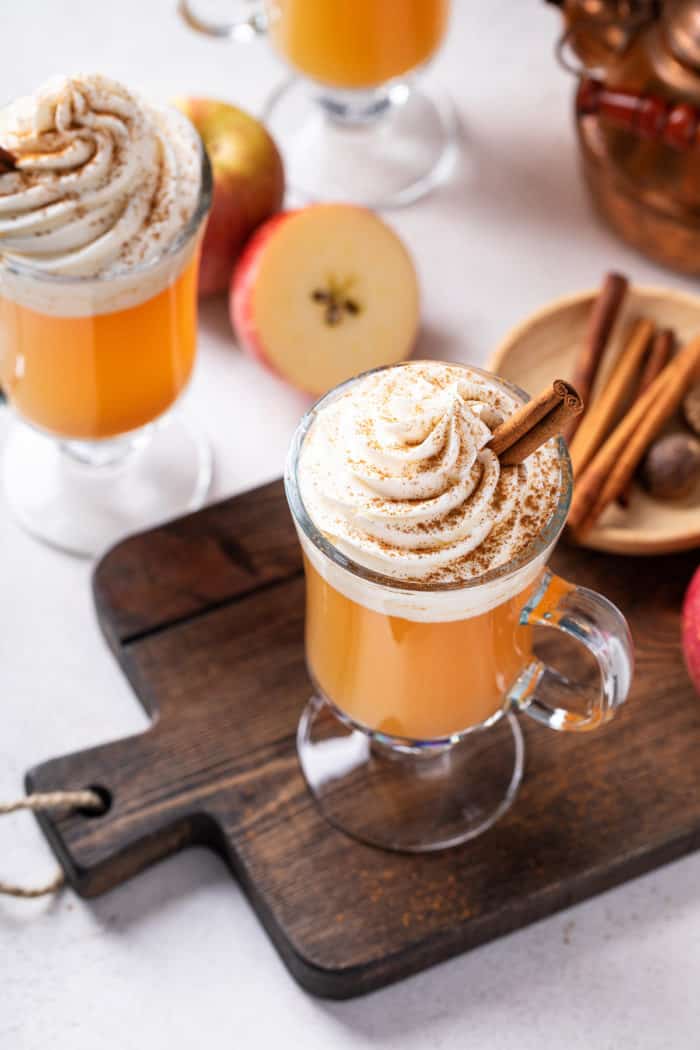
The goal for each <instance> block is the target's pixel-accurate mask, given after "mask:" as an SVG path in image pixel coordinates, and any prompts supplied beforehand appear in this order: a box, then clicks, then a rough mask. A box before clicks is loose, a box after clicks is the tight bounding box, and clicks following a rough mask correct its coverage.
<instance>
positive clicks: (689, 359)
mask: <svg viewBox="0 0 700 1050" xmlns="http://www.w3.org/2000/svg"><path fill="white" fill-rule="evenodd" d="M699 372H700V337H697V338H695V339H693V340H692V341H691V342H690V343H688V344H687V345H686V346H685V347H684V348H683V349H682V350H681V352H680V353H679V354H677V355H676V357H675V358H674V359H673V360H672V361H671V362H670V363H669V364H667V365H666V367H665V368H664V369H663V371H662V372H660V373H659V375H658V376H657V377H656V379H655V380H654V381H653V382H652V383H651V385H650V386H649V387H648V388H647V390H646V391H645V393H644V394H642V396H641V397H640V398H639V399H638V400H637V401H635V403H634V405H633V406H632V408H631V409H630V410H629V412H628V413H627V414H626V415H625V417H624V418H623V419H622V420H621V421H620V423H619V424H618V425H617V427H616V428H615V430H613V432H612V434H611V435H610V437H609V438H608V439H607V441H605V442H604V444H603V445H602V446H601V448H600V449H599V450H598V452H597V453H596V455H595V456H594V457H593V460H592V461H591V463H590V464H589V465H588V467H587V468H586V470H585V471H584V472H583V474H582V475H581V477H580V478H579V479H578V481H577V483H576V487H575V489H574V496H573V500H572V502H571V510H570V511H569V525H570V527H571V529H572V530H573V531H574V532H575V533H577V534H578V535H583V534H585V533H586V532H587V531H588V529H590V528H591V526H592V525H593V524H595V522H596V521H597V520H598V518H599V517H600V515H601V514H602V513H603V511H604V510H605V509H606V508H607V507H608V506H609V504H610V503H612V502H613V500H615V499H617V497H618V495H619V494H620V493H621V492H622V491H623V490H624V488H625V486H626V485H628V484H629V482H630V480H631V479H632V476H633V475H634V472H635V470H636V469H637V466H638V464H639V462H640V460H641V459H642V457H643V455H644V453H645V452H646V450H647V449H648V448H649V445H650V444H651V443H652V441H653V440H654V439H655V438H656V436H657V435H658V434H659V432H660V431H661V429H662V428H663V426H664V424H665V423H666V422H667V421H668V420H669V419H670V417H671V416H672V415H673V413H674V412H675V411H676V409H677V408H678V406H679V405H680V403H681V401H682V400H683V396H684V394H685V392H686V391H687V390H688V388H689V386H690V384H691V383H692V382H693V380H694V379H695V378H696V377H697V375H698V373H699Z"/></svg>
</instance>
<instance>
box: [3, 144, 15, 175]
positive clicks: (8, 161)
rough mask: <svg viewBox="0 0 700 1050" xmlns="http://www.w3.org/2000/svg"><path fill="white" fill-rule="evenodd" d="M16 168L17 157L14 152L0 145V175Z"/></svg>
mask: <svg viewBox="0 0 700 1050" xmlns="http://www.w3.org/2000/svg"><path fill="white" fill-rule="evenodd" d="M16 169H17V157H16V156H15V155H14V153H10V151H9V149H5V148H4V146H0V175H5V174H7V172H8V171H15V170H16Z"/></svg>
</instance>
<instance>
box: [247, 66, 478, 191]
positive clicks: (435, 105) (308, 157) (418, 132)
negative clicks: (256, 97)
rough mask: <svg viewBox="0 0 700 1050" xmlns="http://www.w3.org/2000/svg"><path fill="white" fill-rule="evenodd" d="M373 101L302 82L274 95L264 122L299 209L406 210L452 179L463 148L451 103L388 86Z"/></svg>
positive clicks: (422, 89) (426, 91)
mask: <svg viewBox="0 0 700 1050" xmlns="http://www.w3.org/2000/svg"><path fill="white" fill-rule="evenodd" d="M353 94H355V95H357V96H358V98H360V99H361V100H362V104H360V102H357V101H355V102H353V99H352V96H353ZM366 96H367V93H359V92H356V93H353V92H336V93H335V94H334V93H333V92H332V90H331V89H328V90H326V89H323V88H321V87H318V86H314V85H312V84H310V83H309V82H308V81H305V80H303V79H300V78H292V79H290V80H287V81H286V82H285V83H284V84H283V85H282V86H281V87H280V88H278V90H277V91H275V92H274V94H273V95H272V96H271V98H270V99H269V101H268V104H267V106H266V107H265V111H264V114H263V119H264V120H265V123H266V124H267V126H268V127H269V129H270V132H271V134H272V135H273V136H274V138H275V141H276V142H277V143H278V145H279V146H280V149H281V151H282V154H283V156H284V162H285V170H286V173H287V177H288V181H289V185H290V188H291V191H292V197H293V199H294V203H301V204H306V203H315V202H331V203H340V202H342V203H347V204H358V205H362V206H364V207H369V208H392V207H400V206H402V205H406V204H412V203H413V201H416V200H418V199H419V198H420V197H423V196H425V194H427V193H429V192H430V191H431V190H432V189H434V188H435V187H436V186H438V185H440V183H442V182H444V181H445V179H447V178H448V176H449V175H450V173H451V171H452V169H453V167H454V164H455V161H456V159H457V155H458V141H459V136H458V125H457V118H456V116H455V112H454V109H453V106H452V103H451V102H450V100H449V98H448V97H447V96H445V95H443V94H441V93H440V91H439V90H436V89H434V88H430V87H428V86H427V85H425V84H423V83H421V85H420V86H419V87H413V86H411V85H408V84H403V83H396V84H395V85H393V86H392V85H389V86H388V87H387V88H386V91H385V92H383V93H382V94H381V98H380V99H379V101H377V100H376V99H374V96H371V93H370V96H371V97H366ZM353 105H356V106H358V107H359V115H356V116H355V118H353V112H354V111H353Z"/></svg>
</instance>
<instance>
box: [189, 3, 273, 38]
mask: <svg viewBox="0 0 700 1050" xmlns="http://www.w3.org/2000/svg"><path fill="white" fill-rule="evenodd" d="M231 4H233V5H234V6H235V7H236V8H239V9H240V13H239V14H234V15H233V17H232V18H230V19H228V21H225V22H219V21H216V20H215V19H212V18H208V17H207V16H206V15H205V14H204V13H203V12H202V11H201V10H199V8H200V7H201V4H198V3H197V2H196V0H195V2H192V0H179V3H178V5H177V9H178V12H179V14H180V15H181V16H182V18H183V19H184V20H185V22H186V23H187V25H188V26H189V27H190V29H195V30H196V31H197V32H198V33H204V34H205V35H206V36H215V37H235V38H236V39H237V40H251V39H252V38H253V37H255V36H261V35H262V34H263V33H265V32H267V27H268V24H269V18H268V14H267V8H268V6H269V5H268V4H267V3H266V0H230V4H229V6H230V5H231Z"/></svg>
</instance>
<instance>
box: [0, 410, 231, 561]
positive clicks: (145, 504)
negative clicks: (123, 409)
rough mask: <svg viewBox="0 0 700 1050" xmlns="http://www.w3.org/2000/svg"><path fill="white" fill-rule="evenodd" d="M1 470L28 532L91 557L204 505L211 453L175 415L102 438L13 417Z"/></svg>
mask: <svg viewBox="0 0 700 1050" xmlns="http://www.w3.org/2000/svg"><path fill="white" fill-rule="evenodd" d="M2 469H3V481H4V485H5V491H6V495H7V501H8V504H9V506H10V509H11V510H12V512H13V513H14V515H15V517H16V518H17V520H18V521H19V522H20V524H21V525H23V526H24V528H25V529H26V530H27V531H28V532H30V533H32V535H34V536H36V537H37V538H38V539H40V540H43V541H44V542H45V543H49V544H51V545H52V546H54V547H58V548H60V549H61V550H65V551H69V552H70V553H72V554H80V555H85V556H95V555H99V554H102V553H104V551H105V550H107V548H108V547H111V546H112V545H113V544H114V543H116V542H117V541H118V540H120V539H123V538H124V537H125V536H127V535H129V534H130V533H132V532H138V531H140V530H141V529H145V528H149V527H151V526H153V525H156V524H158V523H159V522H162V521H166V520H167V519H169V518H174V517H177V516H178V515H180V514H185V513H187V512H188V511H191V510H196V509H197V508H198V507H201V506H202V504H203V503H204V500H205V499H206V495H207V492H208V491H209V487H210V484H211V479H212V455H211V450H210V448H209V445H208V443H207V441H206V439H205V438H204V437H203V435H201V434H199V433H198V432H197V431H196V430H195V429H194V428H192V427H191V426H190V424H189V423H188V422H186V420H185V419H184V418H183V417H182V416H180V415H178V414H177V413H173V414H172V415H169V416H166V417H164V418H163V419H161V420H159V421H158V422H157V423H154V424H152V425H151V426H149V427H146V428H144V429H143V430H141V431H137V432H135V433H134V434H130V435H126V436H124V437H119V438H115V439H111V440H106V441H66V442H61V441H59V440H58V439H56V438H52V437H49V436H47V435H45V434H41V433H39V432H38V431H36V430H33V429H32V428H31V427H29V426H27V425H26V424H24V423H21V422H19V421H17V422H15V423H14V425H13V427H12V430H11V431H10V434H9V437H8V440H7V444H6V446H5V450H4V456H3V465H2Z"/></svg>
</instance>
